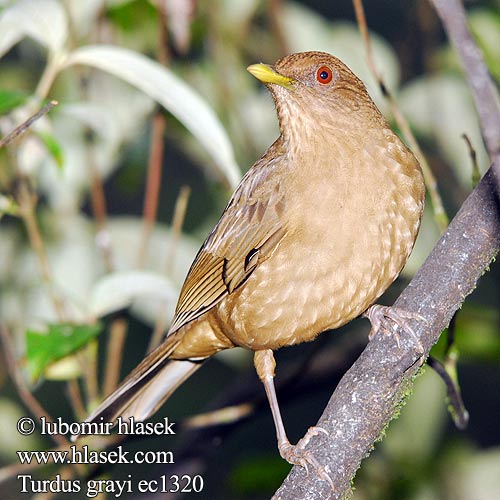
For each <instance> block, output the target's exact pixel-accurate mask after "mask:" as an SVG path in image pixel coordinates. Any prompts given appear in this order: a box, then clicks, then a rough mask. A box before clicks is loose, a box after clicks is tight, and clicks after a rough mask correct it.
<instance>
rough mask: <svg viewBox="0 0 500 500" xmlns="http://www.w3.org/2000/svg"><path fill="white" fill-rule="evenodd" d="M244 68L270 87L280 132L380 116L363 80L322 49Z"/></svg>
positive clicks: (350, 124) (349, 123)
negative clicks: (291, 128)
mask: <svg viewBox="0 0 500 500" xmlns="http://www.w3.org/2000/svg"><path fill="white" fill-rule="evenodd" d="M247 69H248V71H249V72H250V73H251V74H252V75H253V76H255V77H256V78H257V79H258V80H260V81H261V82H263V83H265V84H266V86H267V87H268V88H269V90H270V91H271V94H272V96H273V99H274V101H275V103H276V108H277V110H278V117H279V120H280V128H281V130H282V133H283V132H284V131H286V129H288V128H289V127H293V128H296V127H297V126H298V127H299V128H300V127H301V124H304V125H305V126H306V127H308V128H316V126H318V127H319V128H321V127H326V128H337V129H338V128H345V127H355V126H357V124H362V123H366V122H365V120H366V118H368V119H369V120H375V121H378V120H380V119H381V118H382V117H381V115H380V112H379V111H378V109H377V108H376V106H375V104H374V103H373V101H372V100H371V98H370V96H369V95H368V92H367V90H366V87H365V85H364V84H363V82H362V81H361V80H360V79H359V78H358V77H357V76H356V75H355V74H354V73H353V72H352V71H351V70H350V69H349V68H348V67H347V66H346V65H345V64H344V63H343V62H342V61H340V59H338V58H336V57H334V56H332V55H330V54H327V53H325V52H299V53H297V54H291V55H289V56H286V57H283V58H281V59H279V60H278V61H276V63H275V64H274V65H273V66H269V65H267V64H253V65H251V66H249V67H248V68H247Z"/></svg>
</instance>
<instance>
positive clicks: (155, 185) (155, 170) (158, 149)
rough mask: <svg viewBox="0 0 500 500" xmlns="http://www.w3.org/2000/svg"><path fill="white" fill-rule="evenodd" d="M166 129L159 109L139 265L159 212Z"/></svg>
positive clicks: (145, 200) (152, 146)
mask: <svg viewBox="0 0 500 500" xmlns="http://www.w3.org/2000/svg"><path fill="white" fill-rule="evenodd" d="M164 131H165V117H164V115H163V113H161V112H160V111H158V112H157V113H155V115H154V116H153V125H152V131H151V147H150V155H149V163H148V175H147V180H146V191H145V193H144V210H143V214H144V227H143V232H142V237H141V246H140V249H139V255H138V258H137V260H138V266H139V267H142V265H143V263H144V259H145V257H146V252H147V248H148V246H149V241H150V239H151V234H152V232H153V227H154V225H155V222H156V215H157V212H158V199H159V196H160V186H161V175H162V163H163V150H164V146H163V133H164Z"/></svg>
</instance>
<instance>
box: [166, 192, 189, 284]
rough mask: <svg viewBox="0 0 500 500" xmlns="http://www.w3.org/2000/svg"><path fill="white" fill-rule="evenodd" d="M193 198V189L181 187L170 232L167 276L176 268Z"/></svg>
mask: <svg viewBox="0 0 500 500" xmlns="http://www.w3.org/2000/svg"><path fill="white" fill-rule="evenodd" d="M190 196H191V188H190V187H189V186H181V189H180V191H179V194H178V196H177V200H176V201H175V207H174V216H173V218H172V226H171V232H170V240H169V244H168V249H167V257H166V259H165V261H166V263H167V264H166V266H165V272H166V273H167V275H170V274H172V271H173V269H174V266H175V259H176V256H177V250H178V249H179V240H180V238H181V235H182V226H183V225H184V219H185V218H186V210H187V206H188V202H189V197H190Z"/></svg>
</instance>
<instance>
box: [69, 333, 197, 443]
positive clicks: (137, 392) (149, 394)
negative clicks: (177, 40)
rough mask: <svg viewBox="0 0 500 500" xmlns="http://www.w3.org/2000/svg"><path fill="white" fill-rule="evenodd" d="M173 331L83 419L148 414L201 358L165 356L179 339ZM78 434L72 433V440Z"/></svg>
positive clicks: (111, 419)
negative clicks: (193, 359) (191, 359)
mask: <svg viewBox="0 0 500 500" xmlns="http://www.w3.org/2000/svg"><path fill="white" fill-rule="evenodd" d="M179 340H180V338H179V336H178V335H177V334H175V333H174V334H173V335H171V336H169V337H167V339H166V340H165V341H164V342H163V343H162V344H161V345H160V346H159V347H157V348H156V349H155V350H154V351H152V352H151V353H150V354H148V356H146V358H145V359H144V360H143V361H142V362H141V363H140V364H139V365H138V366H137V367H136V368H135V370H133V371H132V372H131V373H130V375H128V377H127V378H126V379H125V380H124V381H123V382H122V383H121V384H120V386H119V387H118V388H117V389H116V391H114V392H113V393H112V394H110V395H109V396H108V397H107V398H106V399H105V400H104V401H103V402H102V403H101V404H100V405H99V406H98V408H97V409H96V410H95V411H94V412H92V413H91V414H90V415H89V416H88V417H87V418H86V419H85V422H96V421H97V422H103V421H104V422H114V421H115V420H116V419H117V418H118V417H120V416H121V417H122V418H124V419H128V418H129V417H134V419H135V420H137V421H141V420H145V419H146V418H148V417H149V416H150V415H152V414H153V413H154V412H155V411H156V410H157V409H158V408H159V407H160V406H161V405H162V404H163V403H164V402H165V401H166V400H167V399H168V398H169V397H170V396H171V395H172V393H173V392H174V391H175V390H176V389H177V387H179V385H181V384H182V382H184V381H185V380H186V379H187V378H188V377H189V376H190V375H191V374H192V373H193V372H195V371H196V370H197V369H198V368H199V367H200V366H201V364H202V362H201V361H200V362H196V361H189V360H176V359H172V360H171V359H168V357H169V355H170V354H171V353H172V352H173V351H174V349H175V347H176V346H177V344H178V343H179ZM77 437H78V436H73V438H72V439H73V441H74V440H75V439H76V438H77Z"/></svg>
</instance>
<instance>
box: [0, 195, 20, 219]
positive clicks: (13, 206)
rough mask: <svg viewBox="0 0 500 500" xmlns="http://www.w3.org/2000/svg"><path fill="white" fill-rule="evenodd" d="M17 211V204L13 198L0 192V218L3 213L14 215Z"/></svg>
mask: <svg viewBox="0 0 500 500" xmlns="http://www.w3.org/2000/svg"><path fill="white" fill-rule="evenodd" d="M18 213H19V206H18V204H17V203H16V202H15V200H14V199H13V198H11V197H10V196H5V195H3V194H0V219H1V218H2V217H3V216H4V215H6V214H7V215H12V216H16V215H18Z"/></svg>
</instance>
